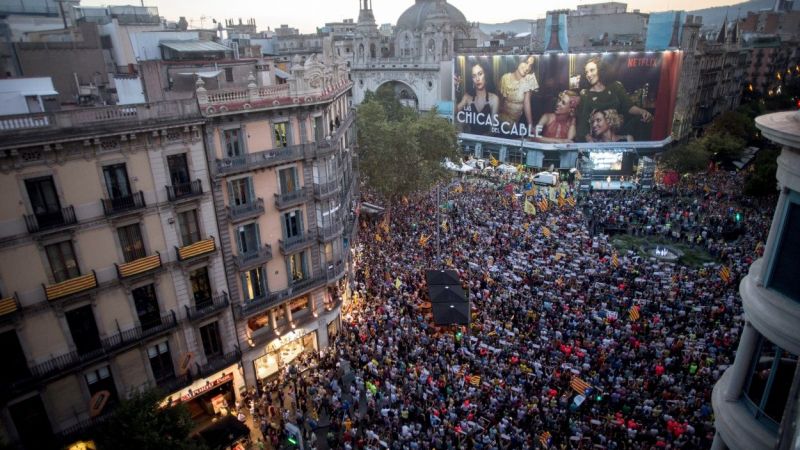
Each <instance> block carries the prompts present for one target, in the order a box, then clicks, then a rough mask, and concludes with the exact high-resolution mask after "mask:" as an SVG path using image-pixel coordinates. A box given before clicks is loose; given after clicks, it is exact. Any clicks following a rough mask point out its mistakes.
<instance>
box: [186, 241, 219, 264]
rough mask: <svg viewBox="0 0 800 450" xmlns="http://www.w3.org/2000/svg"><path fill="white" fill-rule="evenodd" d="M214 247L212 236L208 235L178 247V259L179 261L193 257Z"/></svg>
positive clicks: (214, 248)
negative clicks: (200, 239) (206, 237)
mask: <svg viewBox="0 0 800 450" xmlns="http://www.w3.org/2000/svg"><path fill="white" fill-rule="evenodd" d="M216 249H217V247H216V245H215V243H214V238H213V237H210V238H208V239H204V240H202V241H197V242H195V243H194V244H190V245H187V246H185V247H181V248H179V249H178V259H180V260H181V261H185V260H187V259H189V258H194V257H195V256H200V255H204V254H206V253H211V252H213V251H214V250H216Z"/></svg>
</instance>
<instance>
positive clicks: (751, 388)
mask: <svg viewBox="0 0 800 450" xmlns="http://www.w3.org/2000/svg"><path fill="white" fill-rule="evenodd" d="M757 348H758V350H757V351H756V354H755V355H754V357H753V362H752V366H751V369H750V374H749V377H748V380H747V382H746V383H745V387H744V389H743V390H742V393H743V394H744V396H745V398H746V399H747V400H748V401H749V402H748V406H749V407H750V408H751V409H752V410H753V411H754V413H755V415H756V417H757V418H764V419H767V421H766V423H767V424H768V425H770V426H772V427H774V428H775V429H777V427H778V424H780V423H781V420H782V419H783V412H784V409H785V407H786V399H788V398H789V390H790V389H791V387H792V380H793V378H794V372H795V370H796V369H797V355H793V354H791V353H789V352H788V351H786V350H784V349H782V348H780V347H778V346H777V345H775V344H773V343H772V342H770V341H769V339H767V338H765V337H763V336H761V337H760V339H759V344H758V346H757Z"/></svg>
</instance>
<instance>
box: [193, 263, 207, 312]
mask: <svg viewBox="0 0 800 450" xmlns="http://www.w3.org/2000/svg"><path fill="white" fill-rule="evenodd" d="M189 282H190V283H191V285H192V295H193V296H194V305H195V306H196V307H197V308H203V307H206V306H209V305H210V304H211V303H212V299H211V282H210V281H209V280H208V267H201V268H199V269H197V270H193V271H191V272H190V273H189Z"/></svg>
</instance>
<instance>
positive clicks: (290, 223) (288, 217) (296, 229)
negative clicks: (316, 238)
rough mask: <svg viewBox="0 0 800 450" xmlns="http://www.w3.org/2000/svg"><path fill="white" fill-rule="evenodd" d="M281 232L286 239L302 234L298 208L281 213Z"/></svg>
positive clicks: (301, 222)
mask: <svg viewBox="0 0 800 450" xmlns="http://www.w3.org/2000/svg"><path fill="white" fill-rule="evenodd" d="M283 234H284V236H285V237H286V239H292V238H299V237H300V236H302V235H303V221H302V216H301V215H300V211H299V210H295V211H290V212H288V213H285V214H284V215H283Z"/></svg>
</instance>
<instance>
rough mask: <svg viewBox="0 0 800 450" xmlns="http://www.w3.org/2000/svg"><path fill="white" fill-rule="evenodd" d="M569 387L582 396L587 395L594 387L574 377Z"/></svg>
mask: <svg viewBox="0 0 800 450" xmlns="http://www.w3.org/2000/svg"><path fill="white" fill-rule="evenodd" d="M569 387H571V388H572V390H573V391H575V392H577V393H578V394H580V395H586V392H587V390H588V389H590V388H591V387H592V385H591V384H589V383H587V382H585V381H583V380H582V379H580V378H578V377H572V380H570V382H569Z"/></svg>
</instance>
